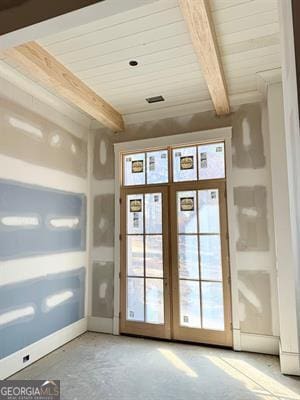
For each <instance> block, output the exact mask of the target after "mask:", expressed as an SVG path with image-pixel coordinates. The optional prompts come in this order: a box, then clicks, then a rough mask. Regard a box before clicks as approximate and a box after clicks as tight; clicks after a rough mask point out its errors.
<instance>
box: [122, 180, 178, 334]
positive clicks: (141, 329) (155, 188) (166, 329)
mask: <svg viewBox="0 0 300 400" xmlns="http://www.w3.org/2000/svg"><path fill="white" fill-rule="evenodd" d="M147 193H162V228H163V229H162V236H163V266H164V278H163V282H164V319H165V323H164V325H161V324H151V323H148V322H147V323H146V322H136V321H128V320H127V319H126V308H127V296H126V294H127V285H126V283H127V281H126V277H127V274H126V222H127V221H126V215H127V204H126V196H127V195H130V194H147ZM168 198H169V191H168V186H167V185H151V186H148V185H147V186H146V185H145V186H135V187H123V188H122V189H121V197H120V199H121V207H120V211H121V213H120V215H121V217H120V220H121V234H120V235H121V236H120V242H121V257H120V266H121V269H120V294H121V295H120V310H121V313H120V333H129V334H136V335H141V336H151V337H156V338H162V339H171V313H170V310H171V304H170V298H171V292H170V269H169V265H170V261H169V260H170V259H169V211H168V202H169V200H168ZM144 290H145V289H144Z"/></svg>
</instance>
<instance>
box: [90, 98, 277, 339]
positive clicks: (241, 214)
mask: <svg viewBox="0 0 300 400" xmlns="http://www.w3.org/2000/svg"><path fill="white" fill-rule="evenodd" d="M226 126H232V128H233V133H232V164H233V169H232V182H233V191H234V193H233V197H234V207H235V210H234V211H235V221H234V226H235V237H234V242H235V250H234V254H231V258H232V259H235V262H236V265H237V270H238V274H237V276H238V290H239V306H238V308H239V309H238V310H237V311H238V314H239V320H240V324H239V325H240V326H239V327H238V328H240V329H241V332H243V333H247V334H248V333H250V334H251V333H253V334H261V335H266V336H268V335H270V336H272V335H273V336H278V315H277V313H278V310H277V289H276V271H275V258H274V233H273V211H272V200H271V194H270V193H271V188H270V185H271V183H270V182H271V180H270V165H269V164H270V160H269V142H268V140H269V139H268V135H269V132H268V126H267V116H266V109H265V105H264V104H261V103H251V104H245V105H241V106H238V107H234V108H233V110H232V113H231V114H230V115H228V116H224V117H218V116H216V115H215V113H214V112H204V113H199V114H194V115H192V116H184V117H178V118H167V119H161V120H158V121H150V122H149V121H148V122H145V123H139V124H133V125H127V126H126V131H125V132H121V133H118V134H114V135H110V140H111V141H113V142H123V141H124V142H126V141H130V140H138V139H144V138H150V137H160V136H166V135H176V134H182V133H185V132H193V131H201V130H208V129H215V128H220V127H226ZM97 135H98V137H99V138H101V137H106V139H105V140H108V139H107V136H109V132H108V131H107V130H101V131H99V132H98V133H97ZM96 153H97V154H98V153H99V146H97V149H95V154H96ZM107 162H111V160H110V161H108V160H107ZM94 165H95V164H94ZM99 167H100V168H101V166H100V165H99ZM105 168H106V170H110V172H111V171H112V169H111V168H112V167H110V168H109V167H108V166H105ZM98 174H99V172H98ZM94 175H95V173H94ZM99 182H100V181H99ZM112 210H113V204H111V215H112ZM111 222H113V218H111ZM94 223H96V224H99V216H98V217H97V221H94ZM94 229H98V228H94ZM103 243H104V240H103ZM97 246H101V244H100V243H97Z"/></svg>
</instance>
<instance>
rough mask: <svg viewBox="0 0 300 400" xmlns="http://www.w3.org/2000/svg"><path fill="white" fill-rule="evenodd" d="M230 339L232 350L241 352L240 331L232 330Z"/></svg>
mask: <svg viewBox="0 0 300 400" xmlns="http://www.w3.org/2000/svg"><path fill="white" fill-rule="evenodd" d="M232 338H233V350H234V351H241V350H242V348H241V331H240V330H239V329H235V328H233V330H232Z"/></svg>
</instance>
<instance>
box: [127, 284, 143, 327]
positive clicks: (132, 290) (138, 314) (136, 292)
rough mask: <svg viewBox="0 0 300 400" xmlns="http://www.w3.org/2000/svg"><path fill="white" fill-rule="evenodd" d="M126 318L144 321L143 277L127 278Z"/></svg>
mask: <svg viewBox="0 0 300 400" xmlns="http://www.w3.org/2000/svg"><path fill="white" fill-rule="evenodd" d="M127 320H131V321H144V279H143V278H128V279H127Z"/></svg>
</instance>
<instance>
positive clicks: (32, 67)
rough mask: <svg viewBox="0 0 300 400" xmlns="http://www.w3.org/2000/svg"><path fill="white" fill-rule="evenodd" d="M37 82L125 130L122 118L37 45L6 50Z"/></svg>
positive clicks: (93, 115)
mask: <svg viewBox="0 0 300 400" xmlns="http://www.w3.org/2000/svg"><path fill="white" fill-rule="evenodd" d="M4 55H5V56H6V57H8V59H10V60H13V61H15V62H17V63H18V65H20V66H22V67H23V68H24V69H25V70H26V71H27V72H28V73H29V74H30V75H31V76H33V78H34V79H35V80H37V81H38V82H40V83H41V84H43V85H45V86H47V87H48V88H49V89H51V90H53V91H54V92H55V93H57V94H58V95H60V96H62V97H63V98H65V99H66V100H67V101H69V102H70V103H72V104H73V105H75V106H77V107H79V108H80V109H81V110H83V111H85V112H86V113H87V114H89V115H91V116H92V117H93V118H95V119H96V120H97V121H99V122H101V123H102V124H103V125H105V126H106V127H108V128H110V129H112V130H113V131H115V132H120V131H123V130H124V122H123V118H122V115H121V114H120V113H119V112H118V111H117V110H115V109H114V108H113V107H112V106H111V105H110V104H109V103H107V102H106V101H105V100H103V99H102V98H101V97H100V96H98V95H97V94H96V93H95V92H94V91H93V90H92V89H90V88H89V87H88V86H87V85H86V84H85V83H83V82H82V81H81V80H80V79H79V78H77V76H75V75H74V74H73V73H72V72H71V71H69V70H68V69H67V68H66V67H65V66H64V65H62V64H61V63H60V62H59V61H58V60H57V59H56V58H55V57H53V56H52V55H51V54H49V53H48V52H47V51H46V50H45V49H44V48H43V47H42V46H40V45H39V44H37V43H36V42H29V43H26V44H23V45H21V46H18V47H14V48H11V49H8V50H5V52H4Z"/></svg>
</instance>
